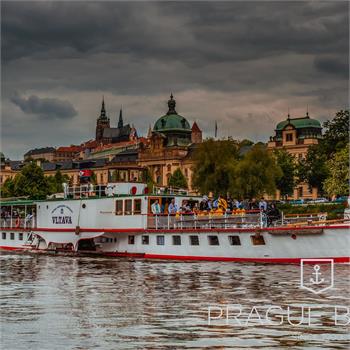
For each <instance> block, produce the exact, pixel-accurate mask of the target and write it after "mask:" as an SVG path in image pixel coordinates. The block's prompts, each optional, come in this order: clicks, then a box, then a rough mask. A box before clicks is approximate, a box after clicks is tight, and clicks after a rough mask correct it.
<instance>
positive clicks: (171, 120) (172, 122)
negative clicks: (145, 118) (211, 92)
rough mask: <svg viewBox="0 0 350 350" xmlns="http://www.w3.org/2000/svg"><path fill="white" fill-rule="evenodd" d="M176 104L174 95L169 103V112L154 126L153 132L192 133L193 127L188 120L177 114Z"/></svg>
mask: <svg viewBox="0 0 350 350" xmlns="http://www.w3.org/2000/svg"><path fill="white" fill-rule="evenodd" d="M175 105H176V102H175V100H174V98H173V95H172V94H171V95H170V100H169V101H168V107H169V110H168V112H167V114H165V115H163V116H162V117H160V118H159V119H158V120H157V121H156V123H155V124H154V128H153V131H156V132H164V131H165V132H167V131H186V132H191V126H190V124H189V122H188V121H187V119H186V118H184V117H183V116H181V115H179V114H177V112H176V110H175Z"/></svg>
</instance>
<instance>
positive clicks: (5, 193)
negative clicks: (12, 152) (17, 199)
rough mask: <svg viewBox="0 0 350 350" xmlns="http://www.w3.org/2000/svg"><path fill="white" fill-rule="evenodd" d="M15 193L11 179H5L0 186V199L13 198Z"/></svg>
mask: <svg viewBox="0 0 350 350" xmlns="http://www.w3.org/2000/svg"><path fill="white" fill-rule="evenodd" d="M14 193H15V183H14V181H13V179H10V178H8V179H6V180H5V182H4V183H3V185H2V186H1V196H0V197H2V198H6V197H14V196H15V195H14Z"/></svg>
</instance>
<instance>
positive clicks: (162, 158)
mask: <svg viewBox="0 0 350 350" xmlns="http://www.w3.org/2000/svg"><path fill="white" fill-rule="evenodd" d="M175 107H176V101H175V99H174V97H173V95H172V94H171V95H170V99H169V101H168V111H167V113H166V114H165V115H163V116H161V117H160V118H158V120H157V121H156V123H155V124H154V127H153V130H152V131H149V144H148V145H144V146H143V147H141V149H140V152H139V159H138V163H139V165H140V166H141V167H147V168H148V169H149V171H150V174H151V176H152V178H153V181H154V182H155V183H156V184H157V185H159V186H168V184H169V179H170V176H171V175H172V173H173V172H174V171H175V170H176V169H177V168H180V169H181V171H182V173H183V174H184V175H185V177H186V179H187V183H188V186H189V189H191V186H192V166H193V161H192V159H191V155H192V153H193V151H194V149H195V147H196V144H198V143H199V142H201V141H202V131H201V130H200V129H199V127H198V125H197V123H194V124H193V126H192V128H191V126H190V124H189V122H188V121H187V119H186V118H185V117H183V116H181V115H180V114H178V113H177V111H176V109H175Z"/></svg>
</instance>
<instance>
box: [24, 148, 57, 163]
mask: <svg viewBox="0 0 350 350" xmlns="http://www.w3.org/2000/svg"><path fill="white" fill-rule="evenodd" d="M55 156H56V149H55V148H54V147H43V148H34V149H31V150H30V151H28V152H27V153H25V154H24V160H29V159H34V160H36V159H40V160H47V161H49V162H52V161H54V160H55Z"/></svg>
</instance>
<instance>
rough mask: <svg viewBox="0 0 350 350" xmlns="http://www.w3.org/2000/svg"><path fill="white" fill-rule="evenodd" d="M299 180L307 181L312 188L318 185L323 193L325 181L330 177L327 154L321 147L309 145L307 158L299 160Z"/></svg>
mask: <svg viewBox="0 0 350 350" xmlns="http://www.w3.org/2000/svg"><path fill="white" fill-rule="evenodd" d="M297 174H298V179H299V181H304V182H306V183H307V184H308V185H309V187H310V188H312V187H317V188H318V190H319V192H320V193H321V194H322V193H323V182H324V181H325V180H326V178H327V177H328V167H327V155H326V154H325V153H323V152H322V149H321V147H319V146H318V145H313V146H311V147H309V149H308V152H307V155H306V158H305V159H301V160H300V161H299V164H298V167H297Z"/></svg>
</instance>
